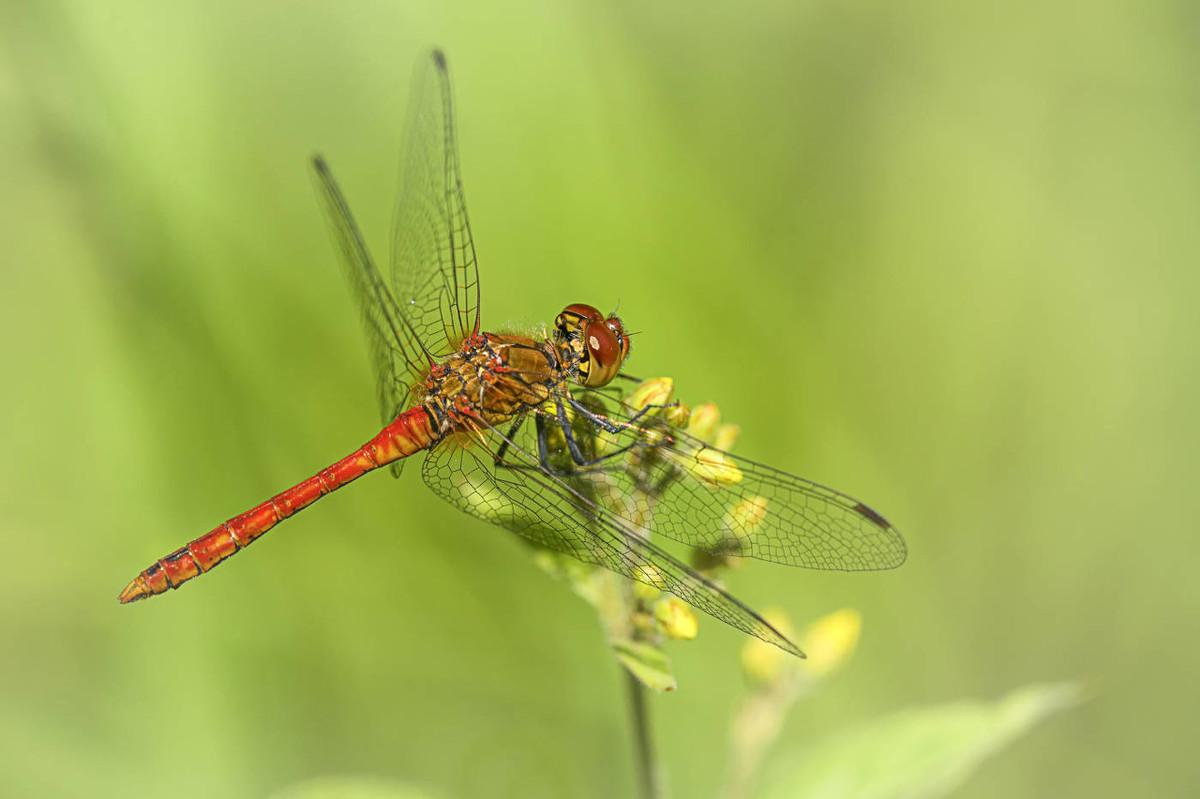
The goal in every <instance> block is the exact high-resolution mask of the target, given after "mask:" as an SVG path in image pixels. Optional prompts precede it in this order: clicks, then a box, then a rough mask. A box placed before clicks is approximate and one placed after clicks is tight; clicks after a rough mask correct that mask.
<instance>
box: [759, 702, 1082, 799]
mask: <svg viewBox="0 0 1200 799" xmlns="http://www.w3.org/2000/svg"><path fill="white" fill-rule="evenodd" d="M1081 699H1082V691H1081V690H1080V688H1079V686H1077V685H1075V684H1071V683H1060V684H1054V685H1033V686H1028V687H1025V688H1022V689H1019V690H1017V691H1014V692H1013V693H1011V694H1009V695H1008V696H1007V697H1005V698H1003V699H1001V700H999V701H997V702H979V701H961V702H955V703H952V704H947V705H938V706H934V707H926V708H914V709H912V710H906V711H902V712H899V713H895V714H893V715H890V716H885V717H883V718H880V719H876V720H874V721H871V722H869V723H867V724H864V725H862V726H860V727H858V728H856V729H853V730H851V731H849V732H845V733H840V734H837V735H834V736H832V737H830V738H827V739H825V740H824V741H821V742H818V743H817V744H816V745H815V746H812V747H809V748H806V749H804V750H802V751H799V752H796V753H795V755H794V756H792V757H790V758H783V759H782V761H780V760H777V761H776V762H777V763H780V765H781V767H779V768H775V769H771V770H770V772H771V773H770V777H771V779H770V780H769V782H768V784H767V785H766V788H767V789H766V790H765V791H763V792H761V793H760V794H759V795H760V796H762V797H764V799H784V798H785V797H787V798H788V799H791V797H805V799H814V798H819V797H838V799H847V798H848V799H894V798H898V797H936V796H944V795H945V794H947V793H949V792H950V791H952V790H954V789H955V788H957V787H958V786H960V785H961V784H962V783H963V782H964V781H966V779H967V777H969V776H970V775H971V773H972V772H973V771H975V769H976V768H978V767H979V765H980V764H981V763H982V762H983V761H984V760H985V759H986V758H988V757H990V756H992V755H993V754H995V753H996V752H998V751H1000V749H1002V748H1003V747H1004V746H1005V745H1007V744H1008V743H1009V742H1010V741H1012V740H1013V739H1015V738H1016V737H1017V736H1019V735H1021V734H1022V733H1024V732H1026V731H1028V730H1029V729H1030V728H1032V727H1033V726H1034V725H1035V724H1037V723H1038V722H1039V721H1041V720H1042V719H1044V718H1046V717H1047V716H1050V715H1052V714H1054V713H1056V712H1058V711H1060V710H1063V709H1065V708H1068V707H1071V706H1073V705H1075V704H1077V703H1078V702H1079V701H1081Z"/></svg>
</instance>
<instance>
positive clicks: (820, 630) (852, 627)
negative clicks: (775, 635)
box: [800, 608, 862, 677]
mask: <svg viewBox="0 0 1200 799" xmlns="http://www.w3.org/2000/svg"><path fill="white" fill-rule="evenodd" d="M861 632H862V614H860V613H859V612H858V611H857V610H854V609H853V608H842V609H841V610H838V611H835V612H833V613H830V614H829V615H828V616H822V617H821V618H819V619H817V620H816V621H814V622H813V623H812V624H810V625H809V627H808V629H807V630H805V631H804V635H803V636H802V637H801V638H800V648H801V649H803V650H804V651H805V652H806V653H807V654H808V660H806V661H804V669H805V670H806V671H808V672H809V673H810V674H812V675H813V676H815V677H824V676H825V675H827V674H829V673H830V672H832V671H834V670H835V669H837V668H838V667H839V666H841V665H842V664H843V663H845V662H846V661H847V660H848V659H849V658H850V656H851V655H852V654H854V648H855V647H856V646H857V645H858V637H859V633H861Z"/></svg>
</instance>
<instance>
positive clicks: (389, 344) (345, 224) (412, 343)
mask: <svg viewBox="0 0 1200 799" xmlns="http://www.w3.org/2000/svg"><path fill="white" fill-rule="evenodd" d="M312 167H313V178H314V182H315V184H316V188H317V194H318V196H319V197H320V199H321V206H322V208H323V209H324V211H325V215H326V217H327V219H328V221H329V227H330V231H331V233H332V235H333V240H334V244H335V245H336V246H337V250H338V254H339V255H340V256H341V260H342V264H343V265H344V267H345V269H346V274H347V276H348V277H349V279H350V285H351V286H352V287H353V290H354V296H355V299H356V300H357V301H358V307H359V311H360V313H361V315H362V321H363V327H364V329H365V330H366V334H367V341H368V346H369V348H370V353H371V361H372V363H373V364H374V366H375V373H376V378H377V382H376V386H377V391H378V399H379V412H380V418H381V420H382V421H383V422H384V423H387V422H390V421H391V420H392V419H394V418H396V416H397V415H399V413H400V412H401V411H403V410H405V409H406V408H407V407H408V406H409V405H410V404H411V400H412V396H411V389H412V386H413V385H414V379H415V378H414V375H419V374H420V373H421V370H423V369H425V368H427V367H428V365H429V356H428V354H427V353H426V351H425V349H424V347H423V345H422V342H421V340H420V338H419V337H418V336H417V334H416V332H415V331H414V330H413V327H412V325H411V323H410V322H409V321H408V319H407V318H406V317H405V314H404V312H403V311H402V310H401V309H400V306H399V305H398V303H397V302H396V299H395V296H394V295H393V294H392V291H391V290H390V289H389V288H388V286H387V283H385V282H384V280H383V278H382V277H381V276H380V274H379V270H378V269H377V268H376V267H375V263H374V261H372V260H371V254H370V252H369V251H368V250H367V247H366V244H365V243H364V242H363V238H362V234H361V233H360V232H359V230H358V225H356V224H355V222H354V217H353V216H351V214H350V208H349V206H348V205H347V204H346V200H345V198H344V197H343V196H342V192H341V190H340V189H339V188H338V185H337V183H336V181H334V179H333V174H332V173H331V172H330V170H329V166H328V165H327V164H326V163H325V161H324V159H322V158H321V157H320V156H317V157H316V158H314V159H313V162H312Z"/></svg>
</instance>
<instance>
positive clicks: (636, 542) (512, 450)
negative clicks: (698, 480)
mask: <svg viewBox="0 0 1200 799" xmlns="http://www.w3.org/2000/svg"><path fill="white" fill-rule="evenodd" d="M525 427H532V425H531V424H529V423H526V425H524V426H522V429H524V428H525ZM421 473H422V476H423V477H424V479H425V482H426V483H427V484H428V485H429V487H430V488H431V489H433V491H434V492H435V493H436V494H437V495H438V496H440V497H442V498H443V499H445V500H446V501H448V502H450V503H451V504H452V505H454V506H456V507H457V508H459V509H460V510H463V511H465V512H467V513H469V514H471V515H473V516H476V517H478V518H480V519H484V520H485V521H489V522H491V523H493V524H496V525H499V526H500V527H503V528H505V529H507V530H510V531H511V532H514V533H516V534H518V535H520V536H522V537H524V538H526V539H527V540H529V541H531V542H533V543H535V544H538V545H540V546H544V547H548V548H550V549H553V550H556V551H558V552H563V553H565V554H568V555H570V556H572V557H574V558H577V559H579V560H581V561H584V562H585V563H591V564H594V565H597V566H601V567H603V568H605V569H609V570H610V571H614V572H617V573H618V574H622V575H624V576H626V577H628V578H630V579H633V580H638V581H640V582H644V583H647V584H649V585H653V586H654V587H656V588H658V589H660V590H663V591H667V592H669V593H672V594H674V595H675V596H677V597H679V598H680V599H682V600H684V601H685V602H687V603H688V604H690V605H692V606H693V607H695V608H697V609H698V610H701V611H704V612H705V613H707V614H709V615H711V616H713V617H714V618H716V619H719V620H720V621H723V622H725V623H726V624H729V625H731V626H732V627H735V628H737V629H739V630H741V631H743V632H746V633H749V634H750V635H753V636H755V637H757V638H760V639H762V640H764V641H767V642H769V643H771V644H774V645H776V646H778V647H780V648H781V649H783V650H785V651H787V652H791V653H792V654H795V655H801V656H802V653H801V652H800V650H799V649H798V648H797V647H796V645H795V644H793V643H792V642H791V641H790V640H788V639H787V637H785V636H784V635H783V634H782V633H780V632H779V631H778V630H776V629H775V628H774V627H772V626H771V625H770V624H769V623H767V622H766V621H764V620H763V619H762V617H760V616H759V615H758V614H757V613H755V612H754V611H753V610H751V609H750V608H748V607H747V606H746V605H744V604H743V603H742V602H740V601H739V600H738V599H737V598H735V597H733V596H732V595H730V594H729V593H727V592H726V591H725V590H723V589H722V588H720V587H719V586H717V585H716V584H714V583H713V582H711V581H709V580H708V579H706V578H705V577H703V576H702V575H700V574H698V573H697V572H696V571H694V570H693V569H692V568H690V567H689V566H687V565H686V564H684V563H682V562H680V561H679V560H677V559H676V558H674V557H672V556H671V555H670V554H668V553H667V552H664V551H663V550H662V549H660V548H658V547H657V546H655V545H654V544H653V543H651V542H650V541H648V540H646V539H644V538H643V537H642V536H641V534H639V532H638V529H637V528H636V527H634V526H631V525H628V524H625V523H623V522H622V521H621V520H620V518H619V517H616V516H614V515H613V514H611V513H608V512H606V511H605V510H604V508H603V507H602V505H603V504H604V503H605V501H606V500H605V495H606V494H607V492H608V490H609V486H607V485H606V484H605V483H606V481H605V478H604V477H603V475H597V476H596V478H595V479H593V478H592V477H591V476H586V477H576V478H571V479H570V483H568V482H567V481H565V480H564V479H562V478H560V477H558V476H555V475H553V474H551V473H550V472H549V471H548V469H547V468H546V467H545V466H544V465H542V464H540V463H539V461H538V458H537V457H535V456H533V455H532V454H530V450H527V449H525V448H524V447H522V446H521V445H520V444H519V443H518V442H517V441H516V440H514V439H512V438H509V437H508V436H507V435H505V434H502V433H500V431H498V430H495V429H491V430H485V431H483V432H482V442H480V441H478V440H475V439H474V438H468V437H467V436H466V435H465V434H460V436H458V437H453V438H450V439H448V440H446V441H444V442H442V443H441V444H439V445H438V446H437V447H436V448H435V449H434V450H433V451H432V452H430V453H429V454H428V455H427V456H426V457H425V462H424V464H423V466H422V471H421Z"/></svg>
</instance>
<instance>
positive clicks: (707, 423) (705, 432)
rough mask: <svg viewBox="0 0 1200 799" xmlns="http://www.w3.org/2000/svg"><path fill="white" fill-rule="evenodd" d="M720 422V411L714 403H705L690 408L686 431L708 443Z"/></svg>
mask: <svg viewBox="0 0 1200 799" xmlns="http://www.w3.org/2000/svg"><path fill="white" fill-rule="evenodd" d="M720 421H721V411H720V409H719V408H717V405H716V403H713V402H706V403H704V404H703V405H697V406H696V407H695V408H692V417H691V419H689V420H688V426H687V430H688V432H689V433H691V434H692V435H694V436H695V437H696V438H702V439H704V440H705V441H708V440H709V439H710V437H711V436H712V434H713V432H714V431H715V430H716V429H717V425H718V424H719V423H720Z"/></svg>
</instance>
